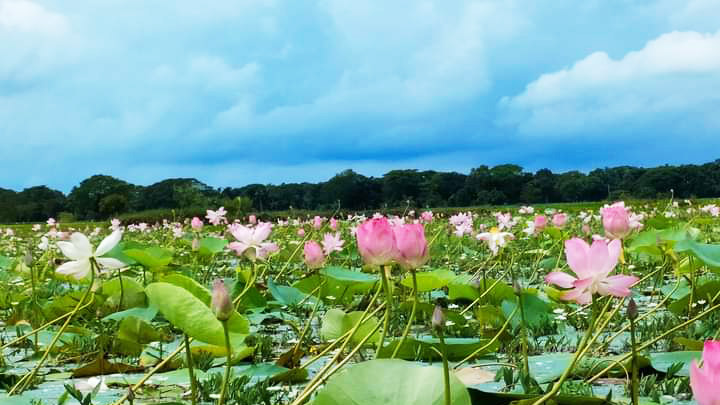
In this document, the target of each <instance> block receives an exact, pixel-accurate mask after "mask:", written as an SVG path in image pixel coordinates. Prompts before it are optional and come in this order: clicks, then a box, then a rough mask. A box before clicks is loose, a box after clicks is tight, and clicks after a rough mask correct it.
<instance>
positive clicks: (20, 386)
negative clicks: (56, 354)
mask: <svg viewBox="0 0 720 405" xmlns="http://www.w3.org/2000/svg"><path fill="white" fill-rule="evenodd" d="M90 266H91V267H90V285H88V288H87V289H86V290H85V293H84V294H83V296H82V298H80V301H78V303H77V305H75V308H74V309H73V310H72V311H71V312H70V316H68V317H67V319H66V320H65V323H63V325H62V326H61V327H60V329H59V330H58V331H57V333H56V334H55V336H53V339H52V340H51V341H50V345H49V346H48V347H47V348H46V349H45V353H43V355H42V357H41V358H40V360H39V361H38V362H37V364H36V365H35V367H34V368H33V369H32V371H30V372H29V373H27V374H25V375H24V376H23V377H22V378H21V379H20V380H19V381H18V382H17V383H16V384H15V385H14V386H13V387H12V388H11V389H10V391H8V396H10V395H15V394H21V393H22V392H23V391H24V390H25V388H27V387H28V386H29V385H30V384H31V383H32V381H33V379H34V378H35V375H37V372H38V371H39V370H40V367H42V365H43V364H45V361H46V360H47V358H48V356H49V355H50V352H51V351H52V349H53V348H54V347H55V345H56V344H57V341H58V340H59V339H60V336H62V334H63V333H64V332H65V329H67V327H68V325H70V321H71V320H72V318H73V316H75V314H77V312H78V311H79V310H80V307H81V306H82V305H83V303H84V302H85V300H86V299H87V297H88V295H90V291H92V286H93V283H94V282H95V266H96V264H95V262H94V261H91V262H90Z"/></svg>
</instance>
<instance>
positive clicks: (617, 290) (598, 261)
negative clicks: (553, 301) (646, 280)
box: [545, 238, 638, 305]
mask: <svg viewBox="0 0 720 405" xmlns="http://www.w3.org/2000/svg"><path fill="white" fill-rule="evenodd" d="M621 248H622V247H621V245H620V241H619V240H617V239H615V240H613V241H612V242H610V243H606V242H605V241H602V240H596V241H594V242H593V244H592V246H590V245H588V244H587V242H585V241H584V240H582V239H580V238H572V239H570V240H567V241H565V256H566V257H567V262H568V265H569V266H570V268H571V269H572V271H573V272H575V274H576V275H577V276H578V277H577V278H575V277H573V276H571V275H569V274H567V273H564V272H561V271H554V272H552V273H550V274H548V275H547V276H546V277H545V282H546V283H549V284H555V285H557V286H559V287H562V288H572V290H570V291H567V292H565V294H564V295H563V296H562V299H563V300H566V301H575V302H577V303H578V304H581V305H586V304H589V303H590V302H591V301H592V296H593V294H596V293H597V294H600V295H612V296H614V297H627V296H628V295H630V287H632V285H633V284H635V283H636V282H637V281H638V278H637V277H635V276H626V275H623V274H619V275H615V276H609V274H610V273H611V272H612V271H613V270H614V269H615V266H617V263H618V259H619V257H620V250H621Z"/></svg>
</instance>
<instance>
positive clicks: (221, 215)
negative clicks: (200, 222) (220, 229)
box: [205, 207, 227, 225]
mask: <svg viewBox="0 0 720 405" xmlns="http://www.w3.org/2000/svg"><path fill="white" fill-rule="evenodd" d="M225 215H227V211H225V207H220V208H218V210H217V211H213V210H207V215H205V218H207V219H208V221H210V223H211V224H213V225H220V224H221V223H227V219H226V218H225Z"/></svg>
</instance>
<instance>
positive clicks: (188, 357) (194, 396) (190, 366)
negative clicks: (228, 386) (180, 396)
mask: <svg viewBox="0 0 720 405" xmlns="http://www.w3.org/2000/svg"><path fill="white" fill-rule="evenodd" d="M183 335H184V336H185V356H186V357H185V359H186V360H187V368H188V374H189V376H190V395H191V396H192V397H191V399H190V401H191V402H192V405H195V404H196V403H197V386H196V385H195V371H194V369H193V358H192V352H191V351H190V338H189V337H188V335H187V333H184V334H183Z"/></svg>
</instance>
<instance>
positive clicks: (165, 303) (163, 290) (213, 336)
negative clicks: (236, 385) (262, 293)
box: [145, 282, 246, 347]
mask: <svg viewBox="0 0 720 405" xmlns="http://www.w3.org/2000/svg"><path fill="white" fill-rule="evenodd" d="M145 293H146V294H147V296H148V299H149V300H150V303H151V304H152V305H153V306H155V307H157V308H158V309H159V310H160V312H162V314H163V315H164V316H165V318H166V319H167V320H168V321H170V323H172V324H173V325H175V326H176V327H177V328H179V329H181V330H182V331H183V332H185V333H187V334H188V336H191V337H193V338H195V339H197V340H199V341H201V342H205V343H210V344H213V345H216V346H221V347H223V346H225V335H224V331H223V326H222V323H221V322H220V321H218V320H217V318H216V317H215V314H214V313H213V312H212V310H211V309H210V308H209V307H208V306H207V305H205V303H204V302H202V301H201V300H200V299H198V298H197V297H196V296H194V295H193V294H191V293H190V292H189V291H188V290H186V289H184V288H182V287H178V286H176V285H173V284H169V283H165V282H159V283H152V284H150V285H148V286H147V287H146V288H145ZM230 335H231V340H232V342H233V346H239V345H241V344H242V343H243V342H244V340H245V336H246V335H244V334H239V333H235V332H231V333H230Z"/></svg>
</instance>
